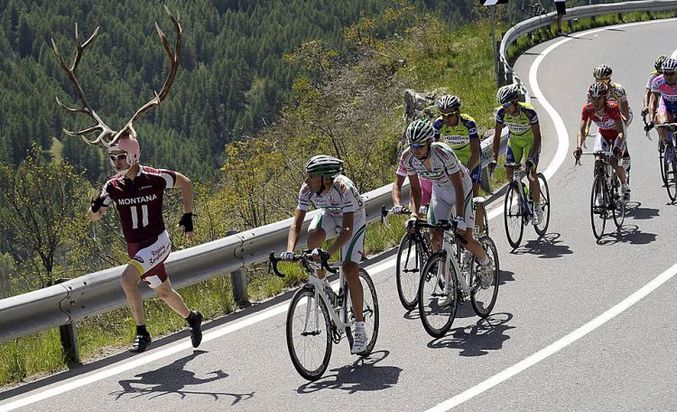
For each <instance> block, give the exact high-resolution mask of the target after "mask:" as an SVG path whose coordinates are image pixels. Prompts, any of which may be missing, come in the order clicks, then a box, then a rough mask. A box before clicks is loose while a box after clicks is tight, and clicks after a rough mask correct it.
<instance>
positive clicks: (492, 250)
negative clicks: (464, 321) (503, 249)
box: [470, 236, 501, 318]
mask: <svg viewBox="0 0 677 412" xmlns="http://www.w3.org/2000/svg"><path fill="white" fill-rule="evenodd" d="M477 241H478V242H480V245H482V248H483V249H484V251H485V252H487V254H488V255H489V256H490V257H491V259H492V260H493V261H494V271H493V272H492V273H483V272H482V269H481V267H480V265H479V264H478V263H477V262H474V263H473V265H472V276H471V279H473V284H472V285H471V288H472V289H471V290H470V303H472V308H473V309H474V310H475V313H477V316H479V317H481V318H486V317H487V316H489V314H490V313H491V311H492V310H493V309H494V305H495V304H496V298H497V297H498V282H499V274H500V273H501V269H500V264H499V261H498V250H497V249H496V245H495V244H494V241H493V240H491V238H490V237H489V236H485V237H482V238H480V239H478V240H477ZM473 261H474V259H473Z"/></svg>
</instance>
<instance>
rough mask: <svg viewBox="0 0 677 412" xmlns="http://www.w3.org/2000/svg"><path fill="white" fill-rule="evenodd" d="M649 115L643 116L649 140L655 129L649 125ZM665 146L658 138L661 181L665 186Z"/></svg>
mask: <svg viewBox="0 0 677 412" xmlns="http://www.w3.org/2000/svg"><path fill="white" fill-rule="evenodd" d="M646 117H647V114H644V115H643V116H642V121H643V122H644V132H646V138H647V139H649V140H652V139H651V134H650V133H649V132H650V131H651V129H653V128H654V127H655V125H654V124H653V123H649V122H647V121H646ZM664 159H665V145H664V144H663V141H662V140H661V139H660V137H659V138H658V165H659V167H660V170H661V181H662V182H663V184H665V160H664Z"/></svg>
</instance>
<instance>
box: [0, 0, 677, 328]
mask: <svg viewBox="0 0 677 412" xmlns="http://www.w3.org/2000/svg"><path fill="white" fill-rule="evenodd" d="M675 7H677V0H669V1H666V0H652V1H638V2H633V3H622V4H605V5H596V6H586V7H580V8H574V9H570V10H567V19H572V18H576V17H583V16H593V15H599V14H609V13H620V12H624V11H638V10H639V11H648V10H649V9H650V10H652V11H660V10H668V9H672V8H675ZM554 19H555V17H554V13H550V14H548V15H547V16H543V17H535V18H532V19H529V20H526V21H524V22H522V23H519V24H517V25H516V26H514V27H512V28H511V29H510V30H508V32H507V33H506V35H505V36H504V38H503V41H502V42H501V48H500V52H501V59H502V60H503V62H504V64H505V65H506V67H507V68H509V70H510V72H512V68H511V67H510V66H509V65H507V60H506V59H505V51H506V50H507V47H508V46H509V45H510V44H512V43H513V42H514V41H515V40H516V39H517V38H518V37H519V36H521V35H522V34H524V33H527V32H528V31H531V30H535V29H537V28H539V27H543V26H545V25H548V24H550V23H552V22H553V21H554ZM518 81H519V80H518ZM506 139H507V133H504V134H503V135H502V137H501V144H502V146H503V145H504V143H505V141H506ZM490 150H491V139H485V140H484V141H483V143H482V153H483V156H482V157H483V159H482V167H483V168H485V167H486V164H487V163H488V158H489V157H490V156H488V154H490ZM391 190H392V185H387V186H384V187H381V188H379V189H376V190H373V191H371V192H368V193H366V194H364V195H363V198H364V200H365V207H366V215H367V222H373V221H375V220H377V219H379V218H380V208H381V206H383V205H385V206H386V207H390V206H392V200H391V195H390V193H391ZM408 194H409V191H408V185H407V186H405V187H404V188H403V192H402V195H403V199H402V200H403V201H406V200H408ZM316 213H318V212H317V211H313V212H310V213H308V215H307V216H306V220H305V222H304V225H303V230H302V237H301V238H300V239H299V243H300V244H303V243H305V241H306V230H307V228H308V225H309V224H310V220H311V219H312V218H313V217H314V216H315V214H316ZM291 223H292V219H287V220H283V221H280V222H276V223H272V224H270V225H266V226H262V227H258V228H255V229H251V230H247V231H245V232H240V233H237V234H234V235H231V236H228V237H225V238H222V239H218V240H215V241H212V242H208V243H204V244H202V245H199V246H195V247H191V248H189V249H184V250H179V251H176V252H173V253H172V254H170V256H169V258H168V259H167V261H166V262H165V265H166V267H167V271H168V273H170V274H171V279H172V284H173V285H174V286H175V287H177V288H181V287H185V286H189V285H193V284H196V283H198V282H201V281H203V280H206V279H209V278H211V277H213V276H216V275H219V274H225V273H228V272H233V271H236V270H239V269H242V268H243V267H245V266H248V265H251V264H255V263H261V262H265V261H266V260H267V258H268V254H269V253H270V251H271V250H278V251H281V250H282V249H284V248H286V244H287V233H288V230H289V226H290V225H291ZM123 268H124V266H117V267H114V268H110V269H106V270H102V271H99V272H95V273H91V274H88V275H85V276H81V277H78V278H75V279H71V280H68V281H66V282H63V283H60V284H57V285H54V286H50V287H47V288H44V289H40V290H36V291H33V292H29V293H26V294H23V295H18V296H13V297H10V298H6V299H2V300H0V341H6V340H9V339H14V338H17V337H21V336H26V335H30V334H33V333H36V332H39V331H42V330H46V329H50V328H55V327H59V326H64V325H70V324H72V323H74V322H76V321H78V320H82V319H85V318H87V317H91V316H95V315H98V314H101V313H104V312H108V311H110V310H113V309H117V308H120V307H123V306H125V305H126V299H125V296H124V293H123V291H122V288H121V287H120V283H119V282H120V273H121V272H122V270H123ZM141 292H142V294H143V295H144V296H145V297H148V296H151V295H153V291H152V290H151V289H150V288H148V287H146V286H142V287H141Z"/></svg>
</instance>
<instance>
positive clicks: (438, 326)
mask: <svg viewBox="0 0 677 412" xmlns="http://www.w3.org/2000/svg"><path fill="white" fill-rule="evenodd" d="M447 291H449V292H448V293H449V294H447ZM457 306H458V280H457V278H456V270H455V268H454V266H453V265H451V262H450V261H449V259H448V258H447V254H446V252H444V251H440V252H435V253H433V254H432V255H431V256H430V259H428V261H427V262H426V264H425V266H424V267H423V273H422V274H421V284H420V286H419V287H418V313H419V315H420V316H421V323H423V328H424V329H425V331H426V332H428V334H429V335H430V336H432V337H434V338H440V337H442V336H444V334H445V333H447V332H448V331H449V328H451V324H452V323H453V322H454V318H455V317H456V308H457Z"/></svg>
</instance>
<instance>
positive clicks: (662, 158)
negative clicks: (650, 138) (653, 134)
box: [658, 138, 666, 184]
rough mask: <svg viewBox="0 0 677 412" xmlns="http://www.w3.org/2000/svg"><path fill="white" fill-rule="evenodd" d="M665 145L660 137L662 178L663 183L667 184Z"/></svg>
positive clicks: (659, 160)
mask: <svg viewBox="0 0 677 412" xmlns="http://www.w3.org/2000/svg"><path fill="white" fill-rule="evenodd" d="M664 158H665V145H664V144H663V142H662V141H661V139H660V138H659V139H658V164H659V165H660V167H661V180H662V181H663V184H666V182H665V160H664Z"/></svg>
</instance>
